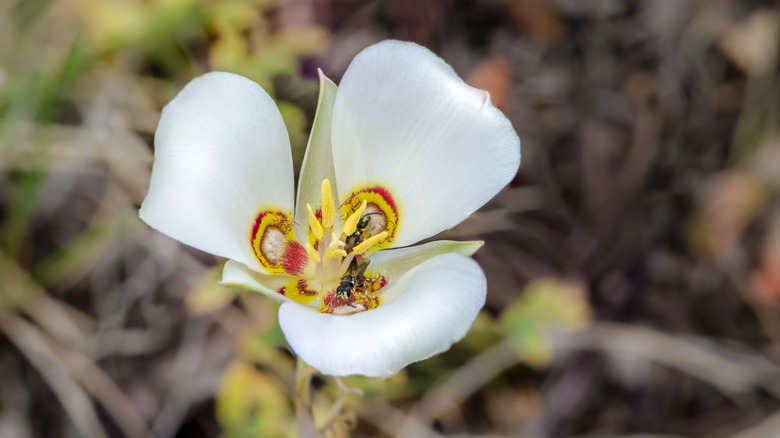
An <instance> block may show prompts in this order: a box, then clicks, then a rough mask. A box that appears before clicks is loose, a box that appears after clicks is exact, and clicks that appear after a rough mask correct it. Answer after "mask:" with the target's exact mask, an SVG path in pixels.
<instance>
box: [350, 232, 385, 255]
mask: <svg viewBox="0 0 780 438" xmlns="http://www.w3.org/2000/svg"><path fill="white" fill-rule="evenodd" d="M385 237H387V231H382V232H381V233H379V234H377V235H375V236H371V237H369V238H368V239H366V240H364V241H363V242H361V243H360V245H358V246H356V247H354V248H352V252H353V253H355V255H360V254H363V253H364V252H366V251H368V249H369V248H371V247H372V246H374V245H376V244H377V243H378V242H379V241H380V240H382V239H384V238H385Z"/></svg>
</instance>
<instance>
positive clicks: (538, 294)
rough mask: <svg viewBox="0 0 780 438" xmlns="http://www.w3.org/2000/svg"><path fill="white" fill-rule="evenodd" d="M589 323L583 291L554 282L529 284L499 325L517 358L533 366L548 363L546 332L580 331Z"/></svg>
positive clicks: (549, 353)
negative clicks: (518, 356)
mask: <svg viewBox="0 0 780 438" xmlns="http://www.w3.org/2000/svg"><path fill="white" fill-rule="evenodd" d="M590 320H591V312H590V306H589V304H588V302H587V295H586V294H585V291H584V290H583V289H582V288H581V287H580V286H578V285H576V284H572V283H566V282H563V281H560V280H556V279H543V280H537V281H534V282H532V283H530V284H529V285H528V286H527V287H526V288H525V291H524V292H523V295H522V297H521V298H520V299H519V300H517V302H515V303H514V304H513V305H512V306H511V307H510V308H509V309H507V310H506V311H505V312H504V313H503V314H502V315H501V320H500V324H501V327H502V328H503V330H504V331H505V333H506V334H507V335H508V336H509V338H510V339H511V341H512V343H513V345H514V347H515V349H516V350H517V352H518V354H519V355H520V357H521V358H522V359H523V360H524V361H525V362H526V363H527V364H529V365H531V366H533V367H543V366H546V365H548V364H549V362H550V359H551V357H552V345H551V342H550V337H549V334H548V333H549V330H581V329H584V328H585V327H587V325H588V323H589V322H590Z"/></svg>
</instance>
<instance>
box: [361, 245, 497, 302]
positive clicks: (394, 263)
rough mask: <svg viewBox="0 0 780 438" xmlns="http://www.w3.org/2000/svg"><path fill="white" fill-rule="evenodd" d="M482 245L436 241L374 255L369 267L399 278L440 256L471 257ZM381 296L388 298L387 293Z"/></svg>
mask: <svg viewBox="0 0 780 438" xmlns="http://www.w3.org/2000/svg"><path fill="white" fill-rule="evenodd" d="M484 244H485V242H481V241H471V242H457V241H454V240H437V241H435V242H428V243H424V244H422V245H416V246H409V247H406V248H395V249H387V250H384V251H378V252H376V253H374V254H373V255H372V256H371V264H370V265H369V266H370V268H371V270H372V271H375V272H379V273H380V274H382V275H384V276H385V278H391V279H392V278H400V277H401V276H402V275H403V274H405V273H406V272H407V271H409V270H410V269H412V268H414V267H415V266H418V265H420V264H422V263H424V262H425V261H427V260H428V259H431V258H433V257H436V256H440V255H442V254H449V253H454V254H460V255H463V256H466V257H471V256H472V255H474V253H475V252H477V250H478V249H479V248H481V247H482V245H484ZM396 290H397V289H396ZM383 295H384V296H385V297H386V298H388V297H390V295H389V293H387V292H386V293H384V294H383Z"/></svg>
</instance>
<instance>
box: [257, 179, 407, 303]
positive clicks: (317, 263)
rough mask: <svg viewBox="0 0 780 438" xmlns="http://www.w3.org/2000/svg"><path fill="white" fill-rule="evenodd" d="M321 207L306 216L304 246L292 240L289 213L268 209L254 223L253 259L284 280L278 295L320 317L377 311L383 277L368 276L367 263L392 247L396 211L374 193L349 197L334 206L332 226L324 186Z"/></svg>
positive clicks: (386, 196)
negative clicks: (389, 245) (375, 309)
mask: <svg viewBox="0 0 780 438" xmlns="http://www.w3.org/2000/svg"><path fill="white" fill-rule="evenodd" d="M321 200H322V206H321V208H320V209H319V210H316V211H315V210H314V209H313V208H312V207H311V205H309V204H307V205H306V207H307V209H308V211H309V227H308V231H307V233H306V238H305V239H302V241H303V242H305V244H303V245H302V244H301V243H299V241H298V239H297V238H296V236H295V231H294V222H293V221H292V219H291V215H290V214H289V213H286V212H283V211H277V210H273V209H269V210H264V211H262V212H261V213H260V214H259V215H258V216H257V218H256V219H255V224H254V227H253V229H252V234H251V241H252V248H253V249H254V253H255V256H257V259H258V260H259V262H260V264H261V265H262V266H263V267H264V268H265V269H266V270H267V271H268V272H269V273H271V274H274V275H280V276H283V277H287V279H284V280H282V284H284V286H283V287H281V288H280V289H279V290H278V292H279V293H280V294H282V295H284V296H286V297H288V298H290V299H292V300H294V301H297V302H299V303H301V304H305V305H308V306H312V307H316V308H318V310H319V311H320V312H323V313H334V314H340V315H349V314H352V313H357V312H363V311H366V310H371V309H374V308H376V307H377V306H379V305H380V304H381V303H380V295H379V294H378V291H379V290H380V289H381V288H382V287H384V286H385V285H386V284H387V281H386V280H385V277H384V276H382V275H381V274H380V273H378V272H374V271H371V270H369V269H368V268H369V264H370V261H369V259H368V257H369V256H370V255H371V254H372V253H373V252H374V251H376V250H377V249H379V248H381V247H384V246H386V245H388V244H389V243H390V241H392V239H393V237H394V236H395V231H396V230H397V228H398V210H397V208H396V205H395V202H394V201H393V198H392V196H390V193H389V192H388V191H387V190H386V189H384V188H382V187H380V186H375V187H370V188H364V189H362V190H357V191H355V192H353V193H352V194H351V195H350V196H349V197H348V198H347V200H346V201H344V203H343V204H341V206H340V214H339V216H338V217H339V218H340V219H343V220H339V221H337V220H336V218H337V216H336V214H337V210H336V204H335V203H334V201H333V193H332V191H331V186H330V181H328V180H327V179H325V180H323V181H322V191H321Z"/></svg>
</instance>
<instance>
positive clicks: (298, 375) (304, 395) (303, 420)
mask: <svg viewBox="0 0 780 438" xmlns="http://www.w3.org/2000/svg"><path fill="white" fill-rule="evenodd" d="M314 372H315V371H314V368H312V367H310V366H309V365H307V364H306V362H304V361H302V360H301V358H300V357H299V358H298V360H297V362H296V365H295V392H294V394H293V400H294V402H295V418H296V423H297V424H298V436H299V437H302V438H319V437H320V434H319V432H317V427H316V426H315V425H314V416H313V415H312V410H311V378H312V376H313V375H314Z"/></svg>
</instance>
